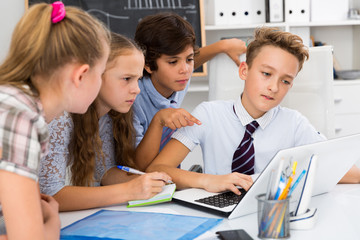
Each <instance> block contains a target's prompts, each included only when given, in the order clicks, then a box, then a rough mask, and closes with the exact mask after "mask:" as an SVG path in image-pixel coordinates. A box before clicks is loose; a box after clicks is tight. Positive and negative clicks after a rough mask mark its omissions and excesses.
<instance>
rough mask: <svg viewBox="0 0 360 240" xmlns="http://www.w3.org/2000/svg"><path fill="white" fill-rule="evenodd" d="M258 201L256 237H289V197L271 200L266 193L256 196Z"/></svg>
mask: <svg viewBox="0 0 360 240" xmlns="http://www.w3.org/2000/svg"><path fill="white" fill-rule="evenodd" d="M256 199H257V201H258V224H259V225H258V226H259V234H258V237H259V238H261V239H285V238H289V237H290V214H289V204H290V202H289V199H290V197H287V198H284V199H282V200H271V199H268V198H266V194H265V193H264V194H260V195H258V196H256Z"/></svg>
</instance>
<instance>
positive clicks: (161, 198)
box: [127, 183, 176, 207]
mask: <svg viewBox="0 0 360 240" xmlns="http://www.w3.org/2000/svg"><path fill="white" fill-rule="evenodd" d="M175 189H176V184H175V183H173V184H167V185H165V186H164V187H163V190H162V191H161V192H160V193H158V194H156V195H155V196H154V197H152V198H150V199H145V200H133V201H129V202H128V206H127V207H141V206H147V205H153V204H157V203H162V202H169V201H171V199H172V197H173V195H174V192H175Z"/></svg>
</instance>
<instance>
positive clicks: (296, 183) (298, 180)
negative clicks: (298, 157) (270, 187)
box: [289, 169, 306, 196]
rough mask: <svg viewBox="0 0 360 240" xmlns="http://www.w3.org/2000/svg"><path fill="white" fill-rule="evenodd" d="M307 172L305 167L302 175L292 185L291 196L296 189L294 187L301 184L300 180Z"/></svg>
mask: <svg viewBox="0 0 360 240" xmlns="http://www.w3.org/2000/svg"><path fill="white" fill-rule="evenodd" d="M305 173H306V170H305V169H304V170H303V171H302V172H301V173H300V176H299V177H298V178H297V179H296V181H295V183H294V185H292V187H291V188H290V191H289V196H291V194H292V192H293V191H294V189H295V188H296V186H297V185H298V184H299V182H300V181H301V179H302V178H303V177H304V175H305Z"/></svg>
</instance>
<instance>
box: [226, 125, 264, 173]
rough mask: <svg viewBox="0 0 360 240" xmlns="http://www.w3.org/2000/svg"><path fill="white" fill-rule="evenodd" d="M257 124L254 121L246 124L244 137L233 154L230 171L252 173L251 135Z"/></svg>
mask: <svg viewBox="0 0 360 240" xmlns="http://www.w3.org/2000/svg"><path fill="white" fill-rule="evenodd" d="M258 126H259V124H258V123H257V122H256V121H252V122H251V123H249V124H248V125H246V130H245V134H244V137H243V139H242V140H241V143H240V145H239V146H238V147H237V149H236V151H235V153H234V156H233V162H232V166H231V168H232V172H239V173H243V174H248V175H251V174H254V164H255V150H254V145H253V138H252V137H251V135H252V134H253V133H254V132H255V130H256V128H257V127H258Z"/></svg>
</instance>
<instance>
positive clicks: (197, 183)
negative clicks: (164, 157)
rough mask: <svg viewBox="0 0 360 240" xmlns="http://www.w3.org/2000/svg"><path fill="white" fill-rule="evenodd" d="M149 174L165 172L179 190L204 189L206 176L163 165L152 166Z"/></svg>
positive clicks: (148, 170) (149, 168)
mask: <svg viewBox="0 0 360 240" xmlns="http://www.w3.org/2000/svg"><path fill="white" fill-rule="evenodd" d="M146 171H147V172H155V171H157V172H165V173H167V174H168V175H169V176H170V177H171V178H172V181H173V182H174V183H176V188H177V189H185V188H204V181H203V179H204V178H205V175H206V174H202V173H197V172H190V171H186V170H183V169H180V168H177V167H170V166H166V165H161V164H151V165H150V166H149V167H148V169H146Z"/></svg>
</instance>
